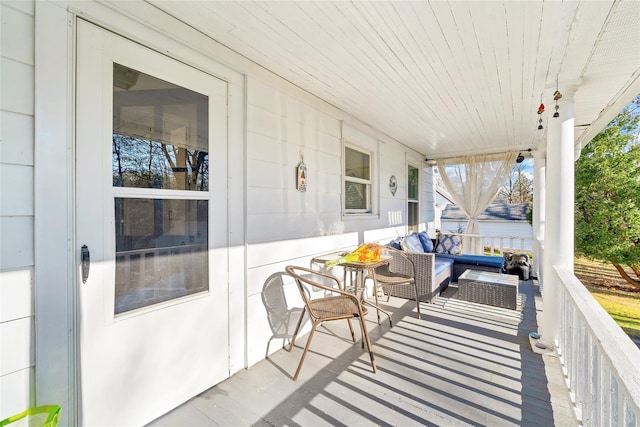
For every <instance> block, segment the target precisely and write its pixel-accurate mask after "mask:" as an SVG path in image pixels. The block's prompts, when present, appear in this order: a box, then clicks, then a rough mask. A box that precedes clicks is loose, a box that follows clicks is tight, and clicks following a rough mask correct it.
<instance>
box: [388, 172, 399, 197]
mask: <svg viewBox="0 0 640 427" xmlns="http://www.w3.org/2000/svg"><path fill="white" fill-rule="evenodd" d="M397 189H398V180H397V179H396V176H395V175H391V178H389V190H390V191H391V195H392V196H394V197H395V195H396V190H397Z"/></svg>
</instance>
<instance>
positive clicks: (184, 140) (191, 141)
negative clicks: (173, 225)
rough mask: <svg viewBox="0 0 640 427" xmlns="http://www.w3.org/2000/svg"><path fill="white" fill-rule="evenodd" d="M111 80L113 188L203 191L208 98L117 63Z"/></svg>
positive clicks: (205, 187) (206, 180)
mask: <svg viewBox="0 0 640 427" xmlns="http://www.w3.org/2000/svg"><path fill="white" fill-rule="evenodd" d="M113 77H114V79H113V133H112V136H113V145H112V147H113V150H112V152H113V155H112V170H113V185H114V186H115V187H138V188H165V189H175V190H195V191H206V190H208V189H209V155H208V154H209V153H208V150H209V149H208V147H209V138H208V135H209V127H208V117H209V112H208V110H209V102H208V97H207V96H205V95H202V94H200V93H197V92H194V91H191V90H189V89H186V88H183V87H180V86H176V85H174V84H172V83H169V82H166V81H164V80H160V79H158V78H155V77H152V76H150V75H148V74H145V73H142V72H139V71H136V70H134V69H131V68H128V67H125V66H122V65H120V64H113Z"/></svg>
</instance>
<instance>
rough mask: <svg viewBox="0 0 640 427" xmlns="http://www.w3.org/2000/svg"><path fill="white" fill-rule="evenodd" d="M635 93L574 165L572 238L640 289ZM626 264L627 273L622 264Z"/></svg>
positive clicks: (639, 188) (639, 152)
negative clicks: (573, 236)
mask: <svg viewBox="0 0 640 427" xmlns="http://www.w3.org/2000/svg"><path fill="white" fill-rule="evenodd" d="M638 106H640V96H638V97H636V99H634V101H633V102H632V103H631V104H629V106H628V107H627V108H625V110H623V111H622V112H621V113H620V114H618V116H616V118H615V119H614V120H613V121H612V122H611V123H610V124H609V125H608V126H607V127H606V128H605V129H603V130H602V131H601V132H600V133H599V134H598V135H597V136H596V137H595V138H594V139H593V140H591V142H590V143H589V144H587V145H586V146H585V147H584V148H583V150H582V154H581V156H580V158H579V159H578V161H577V162H576V170H575V178H576V179H575V191H576V201H575V213H576V216H575V222H576V224H575V226H576V229H575V242H576V250H577V252H578V253H580V254H582V255H583V256H586V257H587V258H592V259H598V260H601V261H605V262H611V263H612V264H613V265H614V267H615V268H616V270H618V272H619V273H620V275H621V276H622V277H623V278H624V279H625V280H626V281H627V282H629V283H630V284H632V285H634V286H636V287H638V288H640V140H639V139H638V137H639V131H640V123H639V122H640V115H638ZM625 266H626V267H629V269H631V271H633V274H634V275H635V276H636V277H635V278H634V277H632V275H630V274H629V273H627V271H626V270H625V268H624V267H625Z"/></svg>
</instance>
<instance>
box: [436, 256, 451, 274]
mask: <svg viewBox="0 0 640 427" xmlns="http://www.w3.org/2000/svg"><path fill="white" fill-rule="evenodd" d="M434 264H435V265H434V270H435V271H434V273H435V275H436V276H437V275H438V274H440V273H442V272H443V271H445V270H449V271H451V270H452V268H451V267H452V266H453V260H452V259H450V258H439V257H437V256H436V258H435V260H434Z"/></svg>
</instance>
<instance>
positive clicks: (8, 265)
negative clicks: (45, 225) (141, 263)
mask: <svg viewBox="0 0 640 427" xmlns="http://www.w3.org/2000/svg"><path fill="white" fill-rule="evenodd" d="M0 17H1V19H2V29H1V40H2V56H1V57H0V67H2V74H1V76H0V88H1V93H2V97H1V98H0V124H1V126H0V140H1V141H2V143H1V144H0V253H1V254H2V256H0V297H1V298H0V419H3V418H6V417H7V416H10V415H12V414H15V413H18V412H22V411H24V410H25V409H26V408H28V407H30V406H33V405H34V404H35V375H34V373H35V318H34V295H33V264H34V248H33V240H34V234H33V233H34V227H33V214H34V206H33V200H34V181H33V163H34V161H33V158H34V155H33V153H34V152H33V146H34V117H33V114H34V92H35V84H34V62H35V61H34V53H35V49H34V37H35V33H34V2H32V1H3V2H2V3H1V4H0Z"/></svg>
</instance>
